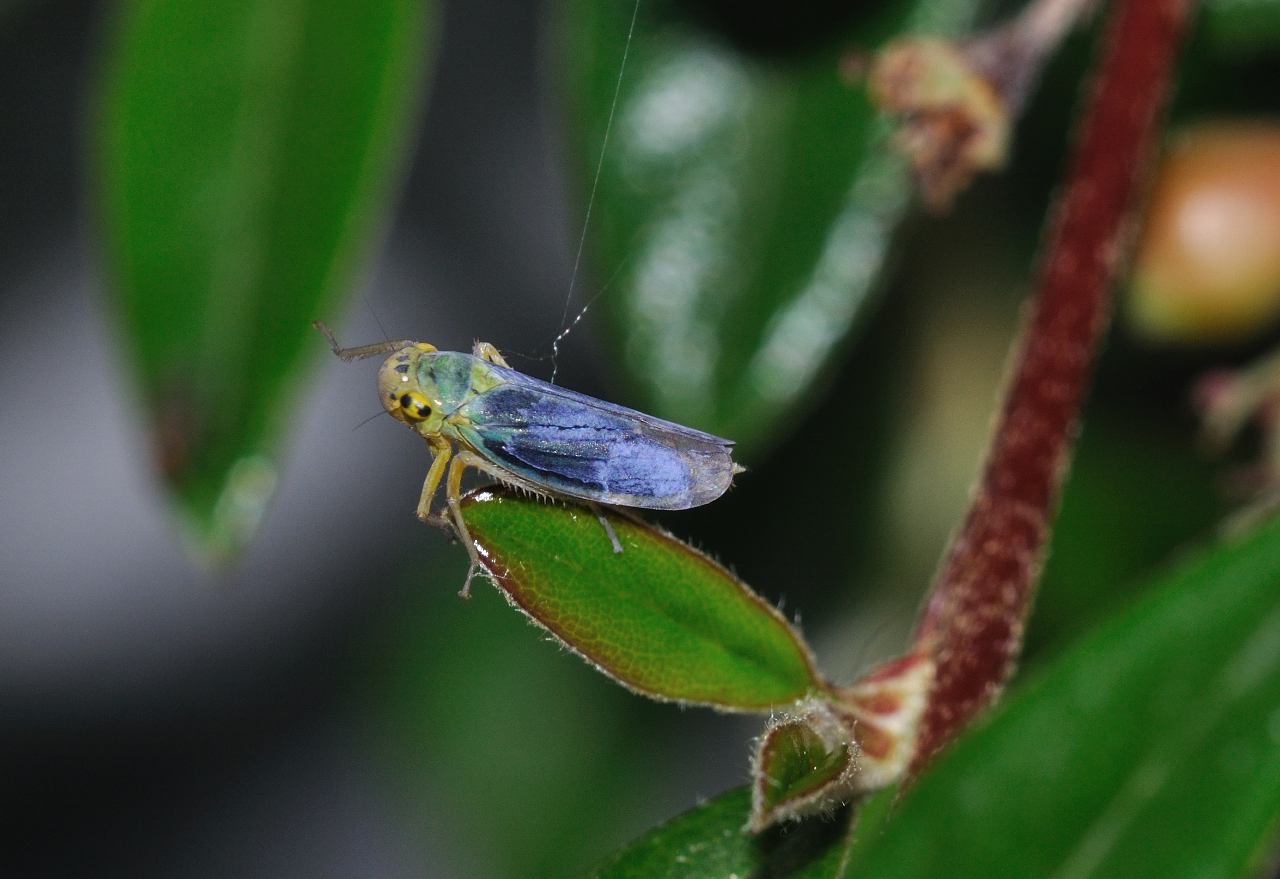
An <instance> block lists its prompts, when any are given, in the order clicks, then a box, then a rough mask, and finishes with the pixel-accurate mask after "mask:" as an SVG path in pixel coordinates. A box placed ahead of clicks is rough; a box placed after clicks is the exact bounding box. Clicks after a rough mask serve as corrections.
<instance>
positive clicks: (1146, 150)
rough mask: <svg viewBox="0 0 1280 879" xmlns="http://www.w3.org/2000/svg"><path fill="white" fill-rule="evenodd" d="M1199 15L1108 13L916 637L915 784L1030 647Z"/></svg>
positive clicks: (1126, 4)
mask: <svg viewBox="0 0 1280 879" xmlns="http://www.w3.org/2000/svg"><path fill="white" fill-rule="evenodd" d="M1190 5H1191V4H1190V0H1120V2H1116V3H1114V4H1113V5H1112V7H1111V11H1110V21H1109V22H1108V29H1107V38H1106V40H1105V42H1104V49H1103V52H1102V56H1101V61H1100V62H1099V64H1098V67H1097V74H1096V76H1095V78H1094V84H1093V87H1092V89H1091V92H1090V96H1089V99H1088V102H1087V106H1086V108H1085V111H1084V113H1083V116H1082V120H1081V124H1080V128H1079V138H1078V140H1077V142H1076V144H1075V148H1074V152H1073V155H1072V158H1071V163H1070V170H1069V172H1068V175H1067V178H1066V184H1065V187H1064V190H1063V196H1062V199H1061V201H1060V203H1059V204H1058V206H1057V209H1056V212H1055V217H1054V221H1053V222H1052V223H1051V225H1050V227H1049V231H1048V236H1047V239H1046V242H1045V245H1044V250H1043V256H1042V262H1041V264H1040V268H1039V274H1038V281H1037V285H1036V294H1035V297H1034V300H1033V303H1032V309H1031V312H1030V314H1029V316H1028V321H1027V324H1026V327H1025V330H1024V333H1023V335H1022V339H1021V343H1020V346H1019V348H1018V350H1017V352H1016V355H1015V359H1014V361H1013V369H1012V374H1011V378H1010V381H1009V385H1008V389H1007V392H1006V396H1005V401H1004V405H1003V408H1002V410H1001V414H1000V418H999V421H998V424H997V427H996V431H995V436H994V439H993V442H992V446H991V449H990V452H989V457H988V460H987V464H986V468H985V470H984V472H983V474H982V477H981V479H980V482H979V484H978V487H977V490H976V491H975V493H974V498H973V503H972V506H971V508H970V510H969V512H968V514H967V516H966V518H965V519H964V521H963V524H962V525H961V527H960V530H959V531H958V532H957V533H956V535H955V536H954V538H953V540H952V543H951V546H950V547H949V549H948V550H947V552H946V554H945V556H944V561H943V564H942V568H941V570H940V571H939V573H938V576H937V579H936V581H935V583H934V587H933V592H932V594H931V596H930V598H929V601H928V603H927V605H926V607H925V610H924V614H923V618H922V620H921V622H920V627H919V629H918V632H917V637H916V650H917V651H919V652H924V653H927V654H929V655H931V656H932V657H933V659H934V661H935V663H936V668H937V672H936V678H935V680H934V683H933V687H932V690H931V692H930V696H929V701H928V704H927V706H926V708H925V714H924V717H923V719H922V723H921V727H920V730H919V734H918V739H917V745H916V755H915V759H914V762H913V765H912V769H911V774H915V773H916V772H918V771H919V770H920V769H921V768H922V767H923V766H924V765H925V764H926V763H927V762H928V761H929V760H930V759H931V758H932V757H933V755H934V754H935V753H937V751H938V750H939V749H940V748H941V747H943V746H944V745H945V744H946V743H947V742H948V741H950V740H951V738H953V737H954V736H955V735H956V734H957V732H959V731H960V730H961V729H962V728H963V727H964V726H965V725H967V724H968V722H969V721H970V720H971V719H972V718H973V717H974V715H975V714H977V713H978V712H979V711H981V710H982V709H983V708H985V707H986V706H987V705H988V704H990V703H991V702H992V700H993V699H995V697H996V696H997V695H998V694H999V692H1000V690H1001V688H1002V687H1003V685H1004V683H1005V681H1006V679H1007V678H1008V676H1009V674H1010V672H1011V671H1012V668H1013V664H1014V661H1015V659H1016V657H1017V653H1018V650H1019V648H1020V647H1021V643H1022V632H1023V628H1024V626H1025V623H1026V618H1027V615H1028V613H1029V612H1030V609H1031V603H1032V597H1033V595H1034V591H1035V584H1036V581H1037V579H1038V577H1039V573H1040V567H1041V560H1042V558H1043V556H1044V548H1045V544H1046V542H1047V539H1048V535H1049V526H1050V524H1051V522H1052V519H1053V516H1054V515H1055V513H1056V511H1057V504H1058V496H1059V493H1060V489H1061V486H1062V482H1063V479H1064V476H1065V474H1066V470H1067V465H1068V463H1069V461H1070V456H1071V449H1072V444H1073V439H1074V436H1075V432H1076V424H1077V421H1078V417H1079V412H1080V407H1081V404H1082V402H1083V400H1084V397H1085V393H1086V390H1087V386H1088V381H1089V376H1090V373H1091V368H1092V364H1093V361H1094V358H1095V355H1096V353H1097V350H1098V343H1099V339H1100V337H1101V335H1102V333H1103V330H1104V329H1105V327H1106V324H1107V317H1108V314H1109V302H1110V290H1111V287H1112V283H1113V281H1114V279H1115V275H1116V273H1117V270H1118V268H1119V267H1120V265H1121V263H1122V258H1123V257H1124V255H1125V254H1126V253H1127V251H1128V249H1129V247H1128V246H1129V242H1130V238H1131V235H1130V234H1129V233H1130V226H1131V219H1132V217H1133V211H1134V207H1135V205H1136V204H1137V202H1138V196H1139V195H1140V194H1141V192H1142V189H1143V183H1144V181H1145V177H1146V171H1147V168H1148V166H1149V164H1150V158H1151V152H1152V147H1153V141H1154V137H1155V134H1156V132H1157V130H1158V121H1159V118H1160V116H1161V110H1162V108H1163V106H1164V102H1165V97H1166V94H1167V91H1168V84H1169V79H1170V74H1171V71H1172V68H1173V62H1174V58H1175V56H1176V54H1177V49H1178V46H1179V44H1180V41H1181V39H1180V38H1181V35H1182V33H1183V31H1184V30H1185V26H1186V22H1187V18H1188V17H1189V12H1190Z"/></svg>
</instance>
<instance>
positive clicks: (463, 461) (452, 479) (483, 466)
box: [444, 450, 506, 598]
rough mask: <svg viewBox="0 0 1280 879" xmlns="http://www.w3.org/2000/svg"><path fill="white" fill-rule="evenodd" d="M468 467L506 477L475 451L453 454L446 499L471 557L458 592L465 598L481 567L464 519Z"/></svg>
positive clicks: (469, 592)
mask: <svg viewBox="0 0 1280 879" xmlns="http://www.w3.org/2000/svg"><path fill="white" fill-rule="evenodd" d="M468 467H474V468H476V469H477V470H482V471H484V472H485V473H488V474H489V475H490V476H494V477H497V478H498V479H500V480H502V479H505V478H506V477H505V476H504V475H503V474H502V473H501V472H500V471H498V470H495V469H494V468H493V467H492V466H491V465H490V464H489V462H488V461H486V460H485V459H484V458H481V457H480V456H479V455H477V454H475V453H474V452H468V451H465V450H464V451H461V452H458V453H457V454H456V455H454V456H453V463H451V464H450V465H449V480H448V482H446V483H445V489H444V499H445V502H446V503H448V505H449V512H450V513H452V514H453V527H454V528H456V529H457V531H458V539H459V540H460V541H462V545H463V546H465V547H466V548H467V555H468V556H469V557H470V558H471V567H470V568H468V569H467V580H466V582H465V583H463V584H462V591H461V592H459V593H458V595H460V596H461V597H463V598H470V597H471V578H472V577H474V576H475V575H476V571H478V570H480V569H481V568H480V556H478V555H477V554H476V548H475V544H473V543H472V542H471V532H470V531H468V530H467V523H466V522H464V521H463V519H462V504H461V498H462V472H463V471H464V470H466V469H467V468H468Z"/></svg>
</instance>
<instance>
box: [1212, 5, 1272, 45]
mask: <svg viewBox="0 0 1280 879" xmlns="http://www.w3.org/2000/svg"><path fill="white" fill-rule="evenodd" d="M1199 18H1200V22H1199V24H1200V27H1201V28H1202V30H1203V31H1204V32H1205V33H1206V34H1207V35H1208V36H1209V39H1210V40H1211V41H1212V42H1213V43H1215V44H1217V45H1219V46H1221V47H1222V48H1224V49H1227V50H1234V51H1240V50H1242V49H1243V50H1249V49H1255V50H1261V49H1267V48H1273V47H1274V46H1275V44H1276V42H1277V40H1280V0H1204V3H1203V6H1202V8H1201V10H1200V15H1199Z"/></svg>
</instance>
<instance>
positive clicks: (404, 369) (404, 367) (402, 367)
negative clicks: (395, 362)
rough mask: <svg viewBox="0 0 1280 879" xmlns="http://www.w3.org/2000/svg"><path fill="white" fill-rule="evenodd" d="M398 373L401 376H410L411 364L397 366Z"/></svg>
mask: <svg viewBox="0 0 1280 879" xmlns="http://www.w3.org/2000/svg"><path fill="white" fill-rule="evenodd" d="M396 372H398V373H400V374H401V375H408V374H409V364H407V363H401V364H400V365H399V366H397V367H396Z"/></svg>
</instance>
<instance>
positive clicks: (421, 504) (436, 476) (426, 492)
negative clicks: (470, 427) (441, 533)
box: [418, 437, 453, 527]
mask: <svg viewBox="0 0 1280 879" xmlns="http://www.w3.org/2000/svg"><path fill="white" fill-rule="evenodd" d="M427 445H429V446H430V447H431V469H430V470H428V471H427V478H426V481H425V482H423V483H422V497H420V498H418V518H419V519H421V520H422V521H423V522H427V523H429V524H432V525H445V527H448V526H447V525H446V524H445V523H446V521H447V520H445V517H444V515H443V514H442V515H441V516H439V517H438V518H432V516H431V501H432V500H434V499H435V496H436V490H437V489H438V488H439V487H440V480H441V479H442V478H443V477H444V468H445V465H446V464H448V463H449V458H450V457H451V456H452V455H453V447H452V446H451V445H449V441H448V440H447V439H445V438H444V437H432V438H430V439H428V440H427Z"/></svg>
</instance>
